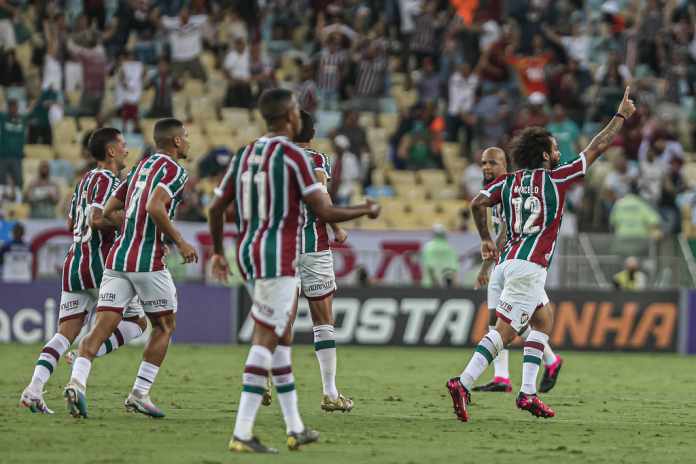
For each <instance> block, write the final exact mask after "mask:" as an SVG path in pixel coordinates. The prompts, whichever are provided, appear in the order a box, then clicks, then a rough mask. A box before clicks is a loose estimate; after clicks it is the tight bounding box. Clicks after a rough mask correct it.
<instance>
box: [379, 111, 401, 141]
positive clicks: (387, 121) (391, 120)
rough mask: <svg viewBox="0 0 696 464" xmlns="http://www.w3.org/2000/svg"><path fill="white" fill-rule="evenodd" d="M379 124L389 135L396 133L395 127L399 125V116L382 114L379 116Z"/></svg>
mask: <svg viewBox="0 0 696 464" xmlns="http://www.w3.org/2000/svg"><path fill="white" fill-rule="evenodd" d="M379 122H380V123H381V125H382V128H384V130H385V131H386V133H387V134H389V135H391V134H393V133H394V132H396V126H397V125H398V124H399V115H398V114H397V113H383V114H381V115H380V116H379ZM385 140H386V139H385Z"/></svg>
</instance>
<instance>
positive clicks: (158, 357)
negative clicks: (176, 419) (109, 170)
mask: <svg viewBox="0 0 696 464" xmlns="http://www.w3.org/2000/svg"><path fill="white" fill-rule="evenodd" d="M154 132H155V133H154V139H155V144H156V145H157V152H156V153H154V154H152V155H151V156H149V157H147V158H145V159H143V160H141V161H140V162H139V163H138V164H137V165H136V166H135V167H134V168H133V169H132V170H131V172H130V173H129V174H128V178H127V180H126V182H124V183H122V184H121V185H120V186H119V188H118V190H117V191H116V193H114V195H113V196H112V197H111V198H110V199H109V201H108V203H107V205H106V209H105V211H104V216H105V217H106V218H107V219H108V220H110V221H112V222H114V223H121V222H122V224H121V229H120V231H121V233H120V235H119V237H118V239H117V240H116V243H115V244H114V246H113V247H112V248H111V251H110V252H109V256H108V258H107V261H106V270H105V271H104V277H103V279H102V283H101V286H100V287H99V302H98V306H97V317H96V321H95V324H94V326H93V327H92V330H91V331H90V332H89V334H88V335H87V336H86V337H85V338H83V339H82V342H81V343H80V348H79V354H78V358H77V359H76V360H75V362H74V363H73V369H72V374H71V377H70V382H69V383H68V385H67V386H66V387H65V394H64V395H65V398H66V401H67V404H68V410H69V411H70V414H71V415H73V416H74V417H80V416H82V417H87V400H86V396H85V390H86V387H87V378H88V377H89V372H90V369H91V367H92V359H94V357H95V356H96V353H97V350H98V348H99V345H101V344H102V343H103V342H104V341H105V340H106V339H107V338H108V336H109V335H110V334H111V332H113V330H114V328H115V327H117V326H118V324H119V323H120V322H121V319H122V316H123V310H124V308H125V306H126V305H127V303H128V301H130V300H131V298H133V296H136V295H137V296H138V297H139V298H140V300H141V302H142V305H143V309H144V311H145V313H146V314H147V316H148V318H149V319H150V322H151V323H152V334H151V335H150V339H149V340H148V342H147V344H146V345H145V350H144V353H143V361H142V363H141V364H140V369H139V370H138V374H137V377H136V379H135V384H134V385H133V390H132V391H131V393H130V394H129V395H128V398H127V399H126V401H125V406H126V409H128V410H129V411H134V412H140V413H142V414H146V415H149V416H152V417H164V413H163V412H162V411H161V410H160V409H159V408H158V407H157V406H155V404H154V403H153V402H152V401H151V400H150V394H149V393H150V388H151V386H152V384H153V383H154V381H155V377H156V376H157V372H158V370H159V368H160V366H161V365H162V362H163V361H164V358H165V356H166V353H167V348H168V346H169V342H170V340H171V336H172V334H173V333H174V328H175V326H176V311H177V296H176V287H175V286H174V281H173V280H172V277H171V274H170V273H169V271H168V270H167V268H166V265H165V263H164V259H163V258H164V254H165V245H164V240H163V239H164V236H165V235H166V236H167V237H169V238H170V239H172V241H173V242H174V244H175V245H176V246H177V248H179V251H180V253H181V256H182V257H183V259H184V262H186V263H191V262H194V261H198V254H197V253H196V250H195V249H194V248H193V246H191V245H190V244H188V243H187V242H186V241H185V240H184V239H183V237H182V235H181V233H180V232H179V231H178V230H177V229H176V227H174V224H173V223H172V219H173V218H174V214H175V212H176V207H177V205H178V204H179V203H180V202H181V196H182V191H183V189H184V185H185V184H186V180H187V178H188V176H187V174H186V170H185V169H184V168H183V167H182V166H181V165H179V163H178V162H177V161H178V160H179V159H182V158H186V156H187V152H188V149H189V141H188V132H187V130H186V128H185V127H184V125H183V123H182V122H181V121H179V120H177V119H173V118H168V119H161V120H159V121H157V123H156V124H155V129H154ZM123 211H125V213H123Z"/></svg>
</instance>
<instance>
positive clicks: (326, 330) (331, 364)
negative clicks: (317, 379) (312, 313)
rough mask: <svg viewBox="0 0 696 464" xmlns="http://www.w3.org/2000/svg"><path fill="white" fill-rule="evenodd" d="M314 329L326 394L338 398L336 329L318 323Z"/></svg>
mask: <svg viewBox="0 0 696 464" xmlns="http://www.w3.org/2000/svg"><path fill="white" fill-rule="evenodd" d="M312 330H313V331H314V352H315V354H316V355H317V359H318V360H319V371H320V372H321V383H322V386H323V388H324V394H325V395H328V396H329V398H331V399H332V400H335V399H336V398H338V389H337V388H336V331H335V330H334V326H332V325H328V324H327V325H317V326H315V327H313V328H312Z"/></svg>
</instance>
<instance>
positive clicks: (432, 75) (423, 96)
mask: <svg viewBox="0 0 696 464" xmlns="http://www.w3.org/2000/svg"><path fill="white" fill-rule="evenodd" d="M440 84H441V83H440V75H439V74H438V73H437V72H435V65H434V63H433V60H432V58H430V57H429V56H428V57H425V58H424V59H423V69H422V73H421V76H420V79H419V80H418V83H417V84H416V89H417V91H418V101H419V102H421V103H434V104H437V102H438V100H439V99H440Z"/></svg>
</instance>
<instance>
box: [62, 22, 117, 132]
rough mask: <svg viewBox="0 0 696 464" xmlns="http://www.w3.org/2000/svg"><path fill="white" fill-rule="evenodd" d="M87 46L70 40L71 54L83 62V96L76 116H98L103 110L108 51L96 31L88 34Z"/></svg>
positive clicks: (69, 48)
mask: <svg viewBox="0 0 696 464" xmlns="http://www.w3.org/2000/svg"><path fill="white" fill-rule="evenodd" d="M85 42H86V46H84V47H82V46H79V45H77V44H76V43H75V42H74V41H73V40H72V39H70V40H68V50H69V51H70V54H71V55H72V56H73V57H75V58H77V60H78V61H79V62H80V63H81V64H82V96H81V97H80V103H79V108H78V109H77V111H76V113H75V116H77V118H78V123H79V117H80V116H92V117H94V116H97V115H99V113H100V112H101V107H102V101H103V98H104V90H105V88H106V68H107V59H106V51H105V50H104V47H103V46H102V44H101V43H100V41H99V39H98V38H97V36H96V34H95V33H90V34H88V37H87V39H86V40H85Z"/></svg>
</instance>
